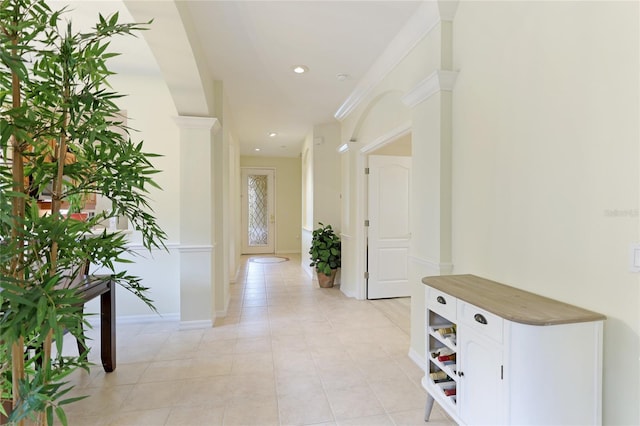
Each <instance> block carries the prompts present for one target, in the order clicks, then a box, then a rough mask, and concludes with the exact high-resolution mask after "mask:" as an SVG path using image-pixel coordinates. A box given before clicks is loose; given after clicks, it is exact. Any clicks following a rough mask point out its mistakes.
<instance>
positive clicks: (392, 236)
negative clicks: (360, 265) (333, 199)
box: [367, 155, 411, 299]
mask: <svg viewBox="0 0 640 426" xmlns="http://www.w3.org/2000/svg"><path fill="white" fill-rule="evenodd" d="M410 179H411V157H398V156H385V155H370V156H369V191H368V192H369V203H368V204H369V206H368V207H369V212H368V217H369V227H368V237H367V239H368V245H367V253H368V256H367V257H368V259H367V270H368V272H369V279H368V281H367V298H368V299H382V298H387V297H406V296H410V295H411V286H410V285H409V276H408V255H409V241H410V239H411V228H410V224H409V205H410V200H409V194H410Z"/></svg>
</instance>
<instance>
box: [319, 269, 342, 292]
mask: <svg viewBox="0 0 640 426" xmlns="http://www.w3.org/2000/svg"><path fill="white" fill-rule="evenodd" d="M337 273H338V270H337V269H332V270H331V275H325V274H323V273H322V272H318V271H316V275H318V285H319V286H320V288H331V287H333V282H334V281H335V279H336V274H337Z"/></svg>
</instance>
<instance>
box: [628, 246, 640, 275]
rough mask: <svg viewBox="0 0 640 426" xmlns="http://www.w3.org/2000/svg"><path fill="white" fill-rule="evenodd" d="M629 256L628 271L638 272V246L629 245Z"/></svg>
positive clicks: (639, 270) (639, 260) (639, 247)
mask: <svg viewBox="0 0 640 426" xmlns="http://www.w3.org/2000/svg"><path fill="white" fill-rule="evenodd" d="M629 255H630V256H629V263H630V265H629V270H630V271H631V272H640V244H631V250H630V253H629Z"/></svg>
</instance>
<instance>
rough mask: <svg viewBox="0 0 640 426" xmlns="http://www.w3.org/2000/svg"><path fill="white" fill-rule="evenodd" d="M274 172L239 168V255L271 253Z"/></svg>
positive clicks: (273, 225)
mask: <svg viewBox="0 0 640 426" xmlns="http://www.w3.org/2000/svg"><path fill="white" fill-rule="evenodd" d="M273 178H274V170H271V169H249V168H243V169H242V229H243V236H242V237H243V238H242V252H243V253H246V254H257V253H273V252H274V243H273V241H274V238H273V231H274V228H275V216H274V208H273V182H274V179H273Z"/></svg>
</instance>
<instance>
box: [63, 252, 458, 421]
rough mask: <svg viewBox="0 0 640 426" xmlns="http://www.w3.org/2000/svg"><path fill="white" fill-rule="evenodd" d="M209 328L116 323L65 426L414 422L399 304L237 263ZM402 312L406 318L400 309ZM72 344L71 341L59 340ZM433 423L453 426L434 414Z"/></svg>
mask: <svg viewBox="0 0 640 426" xmlns="http://www.w3.org/2000/svg"><path fill="white" fill-rule="evenodd" d="M230 288H231V290H230V291H231V302H230V306H229V311H228V315H227V317H225V318H221V319H220V320H218V321H217V322H216V325H215V327H213V328H210V329H197V330H183V331H180V330H179V324H178V323H177V322H173V321H171V322H170V321H166V320H165V321H163V320H162V319H161V318H158V321H157V322H154V323H144V324H140V323H138V324H118V360H117V369H116V371H115V372H113V373H110V374H105V373H104V371H103V370H102V368H101V367H100V365H99V358H98V357H99V347H97V346H98V345H99V339H98V338H97V337H98V336H97V333H96V332H95V330H92V331H91V332H90V336H91V337H93V338H94V345H93V346H94V348H93V350H92V352H91V360H92V361H93V362H96V363H97V364H98V365H96V366H94V367H93V368H92V369H91V373H90V374H88V373H87V372H85V371H79V372H76V373H75V375H74V376H73V378H72V382H74V383H76V384H77V387H76V389H74V391H73V392H72V393H73V396H76V395H87V394H90V395H91V396H90V397H89V398H87V399H85V400H83V401H80V402H78V403H75V404H72V405H71V406H70V407H69V408H68V409H67V415H68V418H69V424H70V425H82V426H89V425H363V426H364V425H367V426H368V425H424V424H425V423H424V422H423V410H424V403H425V399H426V393H425V391H424V390H423V389H422V387H421V385H420V379H421V377H422V374H423V373H422V371H421V369H420V368H418V367H417V366H416V365H415V364H414V362H413V361H412V360H410V359H409V357H408V356H407V353H408V350H409V334H408V333H409V330H408V318H409V312H408V309H409V304H408V303H407V299H404V300H403V299H390V300H380V301H375V302H369V301H358V300H354V299H350V298H347V297H345V296H344V295H343V294H342V293H341V292H340V290H339V288H332V289H320V288H318V286H317V283H315V282H313V281H312V280H311V279H309V277H308V276H307V275H306V273H305V272H304V271H303V270H302V269H301V268H300V257H299V256H292V257H291V259H290V260H287V261H284V259H276V258H272V257H271V258H270V257H246V256H245V257H243V259H242V266H241V272H240V274H239V276H238V277H237V282H236V283H235V284H232V285H231V287H230ZM403 309H404V312H403ZM65 343H67V344H68V346H66V347H67V350H70V349H69V348H74V347H75V345H74V343H75V342H73V341H69V342H65ZM428 424H431V425H450V424H453V423H452V422H451V421H450V420H449V419H448V418H447V417H446V416H445V415H444V414H443V413H442V411H441V410H440V409H439V407H437V406H435V407H434V410H433V413H432V416H431V422H430V423H428Z"/></svg>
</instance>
